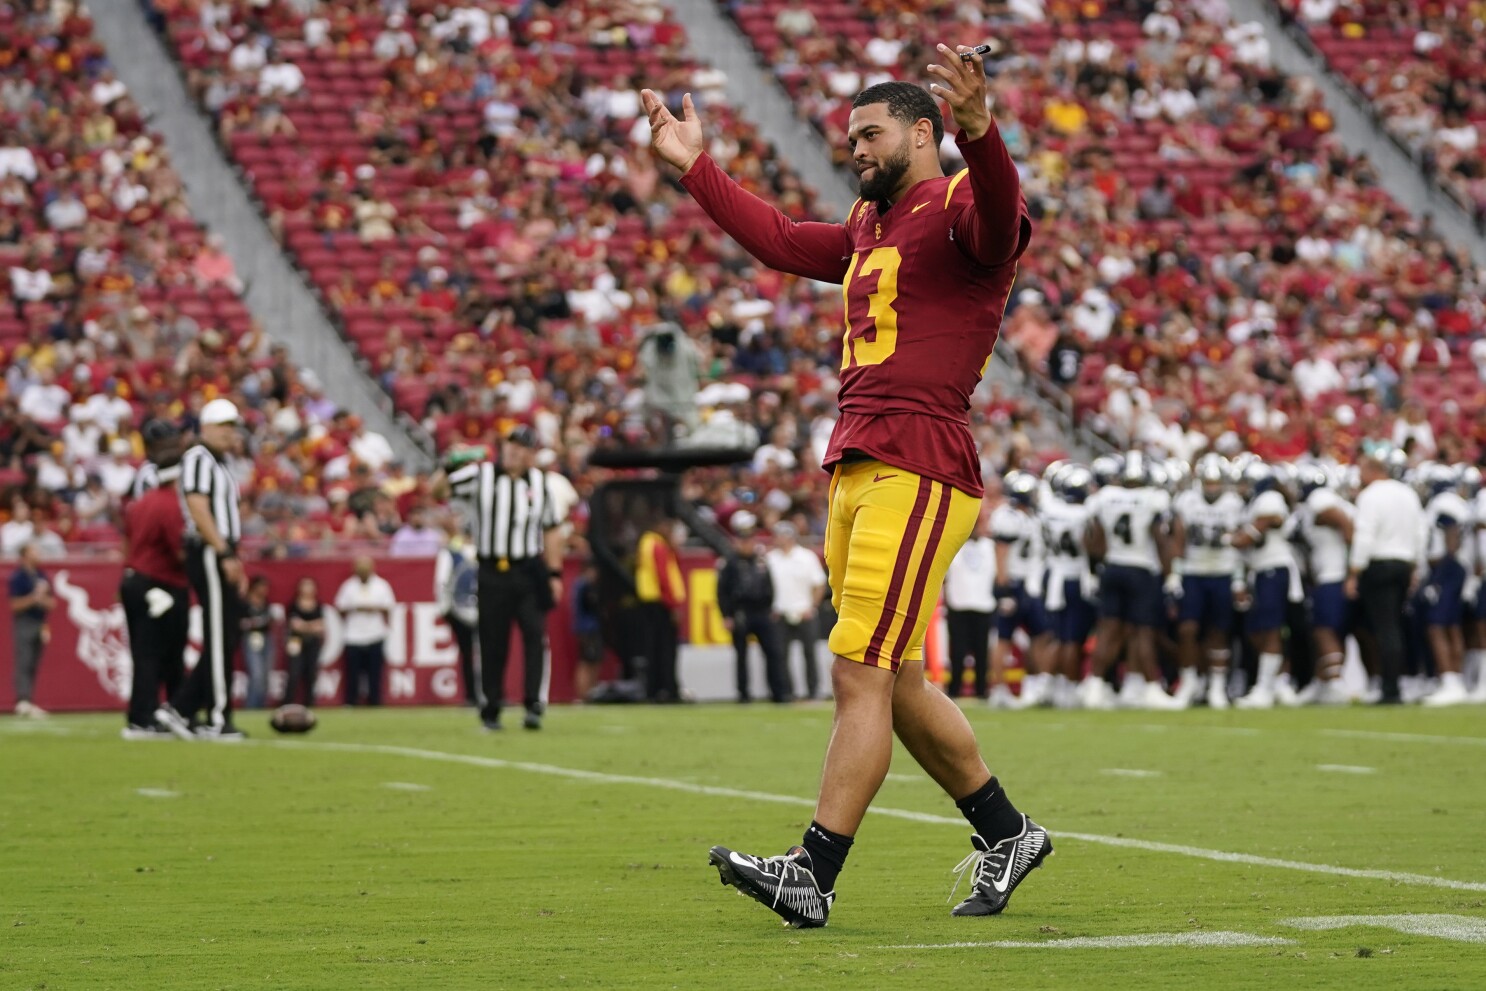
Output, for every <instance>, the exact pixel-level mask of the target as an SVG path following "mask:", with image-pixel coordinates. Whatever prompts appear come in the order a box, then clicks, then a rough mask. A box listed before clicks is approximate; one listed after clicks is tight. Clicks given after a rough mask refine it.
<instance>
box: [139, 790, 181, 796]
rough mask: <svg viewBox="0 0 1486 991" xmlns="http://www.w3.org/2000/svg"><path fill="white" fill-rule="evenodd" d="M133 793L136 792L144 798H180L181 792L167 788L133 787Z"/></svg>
mask: <svg viewBox="0 0 1486 991" xmlns="http://www.w3.org/2000/svg"><path fill="white" fill-rule="evenodd" d="M134 794H136V795H142V796H144V797H145V798H180V797H181V793H180V792H178V791H171V790H170V789H169V788H136V789H134Z"/></svg>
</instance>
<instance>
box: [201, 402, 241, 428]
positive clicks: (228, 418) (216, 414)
mask: <svg viewBox="0 0 1486 991" xmlns="http://www.w3.org/2000/svg"><path fill="white" fill-rule="evenodd" d="M238 419H239V417H238V415H237V407H236V406H234V405H232V400H230V399H213V400H212V401H211V402H209V403H207V404H206V405H205V406H203V407H202V408H201V425H202V426H203V427H212V426H216V425H217V424H219V423H236V422H238Z"/></svg>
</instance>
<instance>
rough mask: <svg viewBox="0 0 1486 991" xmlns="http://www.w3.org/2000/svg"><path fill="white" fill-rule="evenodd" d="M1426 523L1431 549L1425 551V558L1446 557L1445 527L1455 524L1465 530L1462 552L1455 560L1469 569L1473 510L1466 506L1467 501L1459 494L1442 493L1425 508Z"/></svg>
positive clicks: (1457, 553)
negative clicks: (1468, 546) (1467, 549)
mask: <svg viewBox="0 0 1486 991" xmlns="http://www.w3.org/2000/svg"><path fill="white" fill-rule="evenodd" d="M1424 521H1425V525H1426V526H1428V527H1429V549H1428V550H1427V551H1425V556H1426V557H1428V558H1429V560H1431V561H1437V560H1439V559H1440V558H1442V557H1444V556H1445V526H1447V525H1449V524H1450V523H1454V524H1456V525H1458V526H1460V527H1462V528H1463V529H1462V534H1461V536H1462V538H1463V539H1462V540H1461V544H1460V550H1458V551H1456V552H1455V558H1456V560H1458V561H1459V562H1460V563H1461V564H1463V565H1465V566H1466V567H1467V568H1469V567H1470V557H1469V555H1468V553H1467V552H1466V549H1465V545H1466V544H1467V543H1468V542H1469V540H1470V527H1471V508H1470V506H1468V505H1466V502H1465V500H1464V499H1462V498H1461V497H1460V496H1459V495H1458V494H1457V493H1454V492H1441V493H1440V494H1439V495H1437V496H1435V497H1434V498H1433V499H1431V500H1429V505H1428V506H1425V507H1424Z"/></svg>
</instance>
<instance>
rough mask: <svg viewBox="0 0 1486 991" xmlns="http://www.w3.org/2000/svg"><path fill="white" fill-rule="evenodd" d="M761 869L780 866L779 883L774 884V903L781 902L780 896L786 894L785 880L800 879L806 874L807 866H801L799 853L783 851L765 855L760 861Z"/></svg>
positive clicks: (766, 869) (767, 869) (765, 869)
mask: <svg viewBox="0 0 1486 991" xmlns="http://www.w3.org/2000/svg"><path fill="white" fill-rule="evenodd" d="M759 865H760V869H761V870H763V871H765V872H768V871H769V869H770V868H771V867H775V866H777V867H778V868H779V883H778V884H777V885H775V886H774V904H775V905H778V904H779V896H780V895H782V894H784V882H785V881H799V880H801V879H803V878H804V876H805V868H803V867H801V866H800V861H799V859H798V855H797V854H790V853H781V854H779V855H778V856H774V857H764V858H763V859H762V860H760V861H759Z"/></svg>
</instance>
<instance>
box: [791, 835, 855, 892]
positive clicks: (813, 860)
mask: <svg viewBox="0 0 1486 991" xmlns="http://www.w3.org/2000/svg"><path fill="white" fill-rule="evenodd" d="M800 845H801V846H803V847H804V848H805V852H806V853H808V854H809V855H810V867H811V870H813V871H814V872H815V883H816V884H818V885H820V890H821V893H822V894H830V893H831V892H832V891H834V890H836V875H838V874H840V873H841V868H843V867H845V866H846V855H847V854H848V853H850V852H851V837H850V836H842V835H841V834H840V833H833V832H831V831H830V830H829V829H827V828H826V827H824V826H822V825H821V824H820V823H818V822H812V823H810V828H809V829H807V830H805V839H804V840H802V841H801V843H800Z"/></svg>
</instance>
